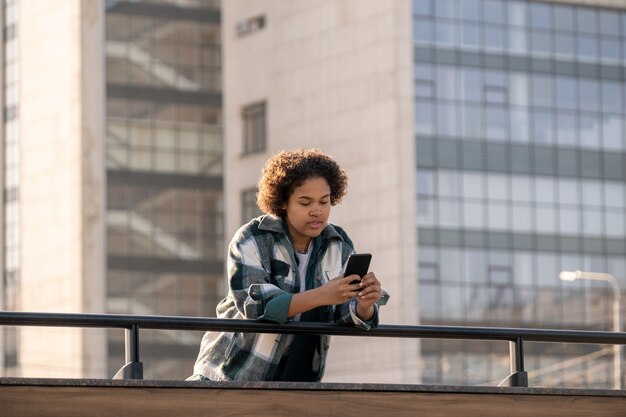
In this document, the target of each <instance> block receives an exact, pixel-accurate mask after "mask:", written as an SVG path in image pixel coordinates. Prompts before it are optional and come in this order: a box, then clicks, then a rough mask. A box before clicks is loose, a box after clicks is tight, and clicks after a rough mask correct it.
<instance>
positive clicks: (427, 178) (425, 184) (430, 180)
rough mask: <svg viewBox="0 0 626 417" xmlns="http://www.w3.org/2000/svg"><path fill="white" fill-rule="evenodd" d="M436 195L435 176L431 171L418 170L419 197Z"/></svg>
mask: <svg viewBox="0 0 626 417" xmlns="http://www.w3.org/2000/svg"><path fill="white" fill-rule="evenodd" d="M434 193H435V175H434V173H433V171H431V170H429V169H419V170H417V194H418V195H434Z"/></svg>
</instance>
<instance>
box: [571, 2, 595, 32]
mask: <svg viewBox="0 0 626 417" xmlns="http://www.w3.org/2000/svg"><path fill="white" fill-rule="evenodd" d="M576 20H577V23H578V26H577V28H578V31H579V32H585V33H592V34H595V33H597V32H598V26H597V20H596V11H595V10H594V9H591V8H589V7H577V8H576Z"/></svg>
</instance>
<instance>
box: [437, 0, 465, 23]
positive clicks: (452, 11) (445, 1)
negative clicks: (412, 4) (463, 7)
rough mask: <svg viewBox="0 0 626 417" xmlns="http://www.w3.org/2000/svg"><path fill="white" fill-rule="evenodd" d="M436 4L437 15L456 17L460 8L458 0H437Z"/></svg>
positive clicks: (449, 17)
mask: <svg viewBox="0 0 626 417" xmlns="http://www.w3.org/2000/svg"><path fill="white" fill-rule="evenodd" d="M434 4H435V16H437V17H446V18H448V19H454V18H455V17H456V12H457V10H459V5H458V1H457V0H437V1H435V2H434Z"/></svg>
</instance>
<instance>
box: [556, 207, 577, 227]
mask: <svg viewBox="0 0 626 417" xmlns="http://www.w3.org/2000/svg"><path fill="white" fill-rule="evenodd" d="M559 231H560V232H561V233H580V212H579V211H578V210H577V209H576V208H571V207H563V206H561V207H560V208H559Z"/></svg>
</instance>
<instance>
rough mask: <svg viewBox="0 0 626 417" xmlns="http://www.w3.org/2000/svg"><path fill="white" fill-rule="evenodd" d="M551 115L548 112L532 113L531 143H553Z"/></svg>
mask: <svg viewBox="0 0 626 417" xmlns="http://www.w3.org/2000/svg"><path fill="white" fill-rule="evenodd" d="M553 118H554V116H553V114H552V112H548V111H534V112H533V136H532V138H533V141H534V142H536V143H553V142H554V123H553V121H554V120H553Z"/></svg>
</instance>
